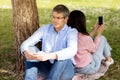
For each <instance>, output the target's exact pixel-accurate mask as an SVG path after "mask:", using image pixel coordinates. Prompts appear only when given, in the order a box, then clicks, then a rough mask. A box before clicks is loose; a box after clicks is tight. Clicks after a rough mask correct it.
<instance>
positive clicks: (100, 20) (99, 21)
mask: <svg viewBox="0 0 120 80" xmlns="http://www.w3.org/2000/svg"><path fill="white" fill-rule="evenodd" d="M98 24H99V25H101V24H103V16H99V17H98Z"/></svg>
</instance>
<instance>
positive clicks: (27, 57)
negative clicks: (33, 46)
mask: <svg viewBox="0 0 120 80" xmlns="http://www.w3.org/2000/svg"><path fill="white" fill-rule="evenodd" d="M24 54H25V57H26V59H27V60H35V57H34V56H33V54H30V52H28V51H24Z"/></svg>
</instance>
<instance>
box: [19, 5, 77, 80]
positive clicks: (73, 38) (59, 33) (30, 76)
mask: <svg viewBox="0 0 120 80" xmlns="http://www.w3.org/2000/svg"><path fill="white" fill-rule="evenodd" d="M68 16H69V10H68V8H67V7H66V6H64V5H62V4H60V5H57V6H55V7H54V8H53V10H52V24H48V25H45V26H43V27H41V28H39V29H38V30H37V31H36V32H35V33H34V34H33V35H32V36H31V37H29V38H28V39H27V40H25V41H24V42H23V43H22V44H21V52H22V54H23V55H24V56H25V57H26V66H25V80H37V73H38V72H39V73H40V75H42V76H43V77H46V80H71V79H72V77H73V75H74V65H73V63H74V60H73V57H74V55H75V54H76V52H77V33H78V32H77V30H76V29H72V28H71V27H68V26H67V25H66V23H67V20H68ZM39 41H42V51H39V50H38V49H37V47H35V44H37V43H38V42H39Z"/></svg>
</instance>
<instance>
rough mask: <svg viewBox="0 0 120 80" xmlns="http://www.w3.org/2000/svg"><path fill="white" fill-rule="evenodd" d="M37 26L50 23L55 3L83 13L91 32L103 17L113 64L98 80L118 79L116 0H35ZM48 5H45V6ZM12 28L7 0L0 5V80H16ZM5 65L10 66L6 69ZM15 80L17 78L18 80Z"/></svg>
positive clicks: (119, 5) (118, 5)
mask: <svg viewBox="0 0 120 80" xmlns="http://www.w3.org/2000/svg"><path fill="white" fill-rule="evenodd" d="M36 1H37V6H38V11H39V21H40V26H42V25H44V24H46V23H50V22H51V18H50V14H51V9H52V8H53V7H54V6H55V5H56V4H60V3H61V4H65V5H66V6H67V7H68V8H69V9H70V11H71V10H74V9H79V10H82V11H83V12H84V13H85V14H86V17H87V26H88V30H89V31H91V30H92V28H93V25H94V24H95V23H96V22H97V17H98V16H100V15H103V17H104V22H105V31H104V33H103V34H104V35H105V36H106V37H107V39H108V42H109V43H110V45H111V47H112V56H113V58H114V60H115V63H114V64H113V65H111V66H110V68H109V70H108V71H107V73H106V74H105V76H104V77H102V78H101V79H100V80H119V79H120V78H119V76H120V74H119V72H120V59H119V58H120V35H119V34H120V16H119V14H120V1H119V0H36ZM46 5H47V6H46ZM15 57H16V56H15V53H14V29H13V22H12V9H11V2H10V0H2V2H0V80H16V79H15V75H14V73H13V72H12V69H13V65H14V64H15V63H14V62H15ZM8 65H9V66H10V67H8ZM17 80H18V79H17Z"/></svg>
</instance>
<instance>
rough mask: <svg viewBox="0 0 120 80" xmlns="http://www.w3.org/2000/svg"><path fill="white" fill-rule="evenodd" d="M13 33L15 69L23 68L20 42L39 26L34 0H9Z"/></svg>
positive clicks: (21, 69)
mask: <svg viewBox="0 0 120 80" xmlns="http://www.w3.org/2000/svg"><path fill="white" fill-rule="evenodd" d="M11 2H12V11H13V25H14V33H15V50H16V53H17V57H16V59H17V62H16V67H15V69H16V70H17V71H23V70H24V58H23V56H22V55H21V53H20V45H21V43H22V42H23V41H24V40H25V39H27V38H28V37H29V36H30V35H31V34H33V32H34V31H36V30H37V29H38V28H39V20H38V11H37V5H36V0H11Z"/></svg>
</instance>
